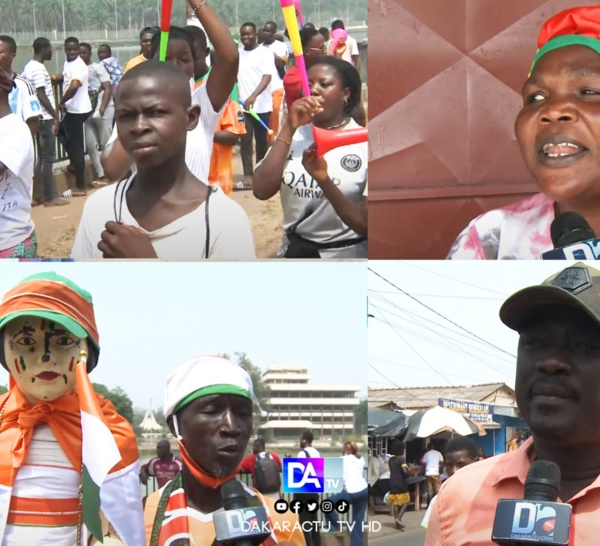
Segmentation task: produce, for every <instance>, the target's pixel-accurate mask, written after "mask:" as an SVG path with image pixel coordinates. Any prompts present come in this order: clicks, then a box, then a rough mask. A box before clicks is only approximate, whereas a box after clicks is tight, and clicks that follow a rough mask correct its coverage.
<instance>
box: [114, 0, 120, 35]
mask: <svg viewBox="0 0 600 546" xmlns="http://www.w3.org/2000/svg"><path fill="white" fill-rule="evenodd" d="M118 37H119V21H118V20H117V0H115V38H118Z"/></svg>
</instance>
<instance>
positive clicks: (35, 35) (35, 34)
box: [33, 2, 37, 39]
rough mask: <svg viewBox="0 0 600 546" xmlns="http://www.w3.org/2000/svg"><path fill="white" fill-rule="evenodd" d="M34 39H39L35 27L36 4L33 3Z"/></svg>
mask: <svg viewBox="0 0 600 546" xmlns="http://www.w3.org/2000/svg"><path fill="white" fill-rule="evenodd" d="M33 37H34V39H35V38H37V28H36V25H35V2H34V3H33Z"/></svg>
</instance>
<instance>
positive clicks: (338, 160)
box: [279, 120, 368, 258]
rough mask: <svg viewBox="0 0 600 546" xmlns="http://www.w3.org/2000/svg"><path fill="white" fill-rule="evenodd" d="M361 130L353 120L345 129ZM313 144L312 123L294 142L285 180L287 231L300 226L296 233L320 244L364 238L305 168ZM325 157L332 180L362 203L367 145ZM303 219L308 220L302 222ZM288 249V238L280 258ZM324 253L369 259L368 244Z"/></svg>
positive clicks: (283, 202)
mask: <svg viewBox="0 0 600 546" xmlns="http://www.w3.org/2000/svg"><path fill="white" fill-rule="evenodd" d="M359 128H360V125H358V124H357V123H356V122H355V121H354V120H351V121H350V122H349V123H348V124H347V125H346V126H345V127H344V130H349V129H359ZM313 143H314V139H313V125H312V123H311V124H308V125H303V126H302V127H299V128H298V130H297V131H296V133H295V134H294V137H293V139H292V145H291V147H290V155H289V156H288V161H287V163H286V164H285V167H284V169H283V177H282V179H281V190H280V191H281V205H282V207H283V228H284V230H287V229H289V228H291V227H292V226H293V225H295V224H298V226H297V229H296V233H297V234H298V235H299V236H300V237H303V238H304V239H308V240H309V241H313V242H316V243H331V242H335V241H346V240H349V239H357V238H359V237H360V236H359V235H358V234H357V233H356V232H354V231H353V230H351V229H350V228H349V227H348V226H347V225H346V224H344V223H343V222H342V220H341V219H340V217H339V216H338V215H337V213H336V212H335V210H334V208H333V207H332V206H331V203H330V202H329V200H328V199H327V198H325V196H324V195H323V190H322V189H321V188H320V187H319V185H318V184H317V182H315V181H314V180H313V178H312V177H311V176H310V175H309V174H308V173H307V172H306V169H305V168H304V166H303V165H302V154H303V153H304V150H306V149H307V148H309V147H310V146H312V144H313ZM324 157H325V161H326V162H327V170H328V173H329V177H330V178H331V180H333V182H334V183H336V184H337V186H338V188H339V189H340V190H341V191H342V193H343V194H344V195H345V196H347V197H350V198H352V199H356V200H359V199H361V198H362V197H363V196H366V195H367V175H368V144H367V142H361V143H360V144H353V145H351V146H342V147H340V148H334V149H333V150H331V151H329V152H327V153H326V154H325V156H324ZM302 218H305V220H303V221H302V222H300V223H298V222H299V220H300V219H302ZM287 246H288V241H287V238H286V237H285V235H284V240H283V243H282V247H281V250H280V251H279V255H280V256H283V255H284V254H285V251H286V249H287ZM320 254H321V257H323V258H366V257H367V241H363V242H362V243H358V244H356V245H353V246H349V247H343V248H335V249H325V250H320Z"/></svg>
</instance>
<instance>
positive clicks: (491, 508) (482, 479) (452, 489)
mask: <svg viewBox="0 0 600 546" xmlns="http://www.w3.org/2000/svg"><path fill="white" fill-rule="evenodd" d="M534 460H535V449H534V445H533V438H528V439H527V440H526V441H525V442H523V444H522V445H521V446H520V447H519V449H517V450H516V451H509V452H508V453H504V454H503V455H498V456H497V457H490V458H489V459H485V460H483V461H478V462H476V463H473V464H470V465H469V466H466V467H464V468H462V469H460V470H459V471H458V472H457V473H456V474H455V475H454V476H453V477H452V478H451V479H449V480H446V481H445V482H444V485H442V488H441V489H440V492H439V493H438V495H437V500H436V503H435V505H434V506H433V509H432V512H431V516H430V519H429V527H428V529H427V537H426V539H425V546H467V545H469V546H494V543H493V542H492V527H493V525H494V516H495V515H496V505H497V504H498V501H499V500H500V499H522V498H523V496H524V492H525V478H526V477H527V472H528V471H529V467H530V466H531V463H532V462H533V461H534ZM573 464H577V462H576V461H573ZM558 502H564V501H562V500H560V499H559V500H558ZM566 502H568V503H569V504H570V505H571V506H572V507H573V513H572V516H571V536H570V540H569V546H587V545H589V544H596V543H597V542H596V541H597V540H598V535H599V534H600V519H599V518H598V511H599V510H600V476H599V477H597V478H596V479H595V480H594V482H593V483H592V484H591V485H589V486H588V487H586V488H585V489H582V490H581V491H580V492H579V493H577V494H576V495H575V496H573V497H572V498H571V499H568V500H566Z"/></svg>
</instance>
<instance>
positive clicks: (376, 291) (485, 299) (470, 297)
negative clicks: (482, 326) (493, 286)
mask: <svg viewBox="0 0 600 546" xmlns="http://www.w3.org/2000/svg"><path fill="white" fill-rule="evenodd" d="M371 292H375V293H376V294H396V292H394V291H393V290H373V289H371ZM413 296H420V297H422V298H450V299H457V300H477V301H505V300H506V298H482V297H480V296H448V295H447V294H414V293H413Z"/></svg>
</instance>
